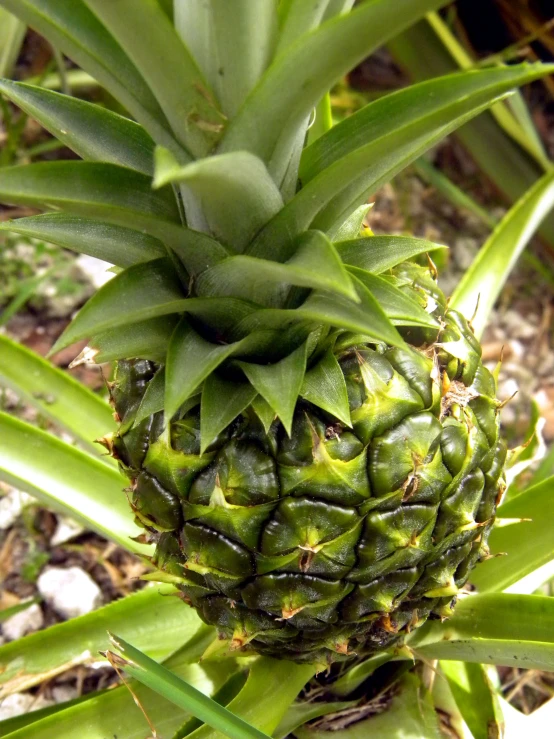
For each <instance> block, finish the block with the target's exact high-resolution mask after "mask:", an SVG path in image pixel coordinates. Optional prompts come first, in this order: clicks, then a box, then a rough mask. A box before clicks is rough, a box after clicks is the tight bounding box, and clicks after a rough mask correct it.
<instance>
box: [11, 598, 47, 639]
mask: <svg viewBox="0 0 554 739" xmlns="http://www.w3.org/2000/svg"><path fill="white" fill-rule="evenodd" d="M43 624H44V616H43V615H42V610H41V607H40V606H39V605H38V603H33V605H32V606H29V608H26V609H25V610H24V611H20V612H19V613H16V614H15V616H12V617H11V618H8V619H7V620H6V621H4V623H3V624H2V634H3V635H4V638H5V639H6V641H15V640H16V639H21V637H22V636H25V634H31V633H32V632H33V631H38V630H39V629H41V628H42V625H43Z"/></svg>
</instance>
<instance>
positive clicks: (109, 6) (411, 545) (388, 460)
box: [0, 0, 545, 664]
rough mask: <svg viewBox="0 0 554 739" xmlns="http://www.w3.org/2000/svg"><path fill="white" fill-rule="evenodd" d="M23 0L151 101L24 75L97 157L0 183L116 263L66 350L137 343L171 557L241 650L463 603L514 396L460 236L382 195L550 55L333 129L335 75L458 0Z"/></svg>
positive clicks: (25, 227) (156, 530)
mask: <svg viewBox="0 0 554 739" xmlns="http://www.w3.org/2000/svg"><path fill="white" fill-rule="evenodd" d="M2 4H4V5H5V6H6V7H7V8H8V9H11V10H12V11H13V12H17V13H18V14H19V15H20V16H21V17H22V18H23V20H25V21H26V22H28V23H30V24H31V25H33V26H35V27H36V28H38V29H39V30H40V31H42V32H43V33H44V34H45V35H46V36H47V37H49V36H50V37H52V38H53V39H54V40H55V42H56V43H57V44H59V45H60V46H61V47H62V49H64V50H65V51H66V53H68V54H69V55H70V56H72V57H73V58H74V59H75V60H76V61H77V62H78V63H79V64H80V65H81V66H82V67H83V68H85V69H90V70H91V72H92V73H93V74H94V75H95V76H97V78H98V79H99V80H100V81H101V82H102V84H104V85H105V86H106V87H107V89H109V90H110V92H111V93H112V95H113V96H114V97H115V98H117V99H118V100H119V101H120V102H121V104H122V106H123V107H124V108H126V109H127V110H128V111H129V113H130V115H131V116H132V118H131V117H130V118H127V117H123V116H120V115H117V114H115V113H113V112H110V111H109V110H106V109H104V108H101V107H100V106H99V105H96V104H93V103H87V102H84V101H78V100H75V99H73V98H68V97H66V96H64V95H60V94H58V93H54V92H48V91H46V90H41V89H39V88H36V87H33V86H31V85H25V84H22V83H13V82H9V81H3V82H1V83H0V91H1V92H2V93H3V94H5V95H6V96H7V97H8V98H9V99H11V100H12V101H13V102H14V103H16V104H17V105H19V106H20V107H21V108H22V109H23V110H25V111H26V112H27V113H29V114H30V115H32V116H33V117H35V118H37V119H38V120H39V121H41V122H42V123H43V125H44V126H45V127H46V128H48V129H49V130H50V131H52V132H53V133H54V134H55V135H56V136H57V137H58V138H59V139H60V141H62V142H63V143H64V144H66V145H67V146H69V147H71V148H72V149H73V150H74V151H75V152H77V154H79V155H80V156H81V157H82V159H83V160H84V161H68V162H47V163H39V164H32V165H24V166H19V167H13V168H6V169H4V170H2V171H1V172H0V198H1V199H2V200H3V201H4V202H6V203H17V204H19V203H23V204H30V205H33V206H35V207H39V208H41V209H43V210H49V211H54V212H50V213H45V214H43V215H38V216H30V217H27V218H21V219H18V220H17V221H13V222H11V223H10V224H9V226H8V227H9V228H10V229H11V230H13V231H16V232H19V233H25V234H28V235H31V236H36V237H39V238H43V239H47V240H49V241H52V242H55V243H58V244H61V245H63V246H66V247H68V248H72V249H75V250H76V251H80V252H85V253H88V254H92V255H93V256H98V257H102V258H104V259H107V260H108V261H110V262H111V263H112V264H113V265H115V267H116V268H117V269H116V272H117V275H116V276H115V277H114V278H113V279H112V280H111V281H110V282H109V283H108V284H106V285H105V286H104V287H103V288H102V289H100V290H99V292H98V293H97V294H96V295H95V296H94V297H93V298H92V299H91V300H90V301H89V303H88V304H87V305H85V306H84V307H83V308H82V309H81V311H80V312H79V314H78V315H77V316H76V318H75V319H74V321H73V322H72V323H71V324H70V326H69V327H68V328H67V330H66V331H65V333H64V334H63V335H62V337H61V338H60V340H59V341H58V343H57V345H56V346H55V347H54V351H56V350H57V349H59V348H61V347H63V346H67V345H70V344H71V343H73V342H74V341H76V340H80V339H83V338H87V339H88V340H89V345H88V348H87V349H86V350H85V352H84V353H83V354H82V356H80V357H79V358H78V360H77V361H96V362H97V363H101V362H106V361H114V360H115V361H116V362H117V367H116V371H115V378H114V380H113V382H112V383H110V395H111V401H112V404H113V407H114V412H115V415H116V419H117V421H118V422H119V430H118V432H117V433H116V434H115V435H112V436H107V437H105V438H104V439H102V440H101V442H102V444H104V446H106V447H107V449H108V451H109V453H110V454H112V455H113V456H114V457H115V458H116V459H117V460H118V462H119V464H120V466H121V469H122V471H123V472H124V473H125V475H126V476H127V477H128V478H129V487H128V489H127V495H128V498H129V502H130V506H131V508H132V511H133V514H134V516H135V517H136V520H137V522H138V523H139V524H140V525H141V526H143V527H144V528H145V529H146V532H147V535H148V539H149V541H151V542H152V543H153V544H155V554H154V555H153V557H152V563H153V565H154V566H155V568H156V572H155V573H154V575H153V576H152V577H153V579H158V580H162V581H165V582H170V583H174V584H175V585H176V587H177V588H178V591H179V593H180V594H181V595H182V598H183V600H184V601H185V602H186V603H188V604H190V605H191V606H193V607H194V608H196V609H197V610H198V613H199V614H200V616H201V618H202V619H203V620H204V621H205V622H206V623H208V624H212V625H214V626H215V627H216V628H217V631H218V633H219V634H220V636H221V637H222V638H224V639H227V640H229V641H230V644H231V646H232V647H233V648H236V649H251V650H254V651H256V652H258V653H262V654H267V655H273V656H276V657H281V658H287V659H290V660H295V661H298V662H314V663H318V664H326V663H330V662H332V661H334V660H340V659H346V658H348V657H349V655H352V654H354V653H358V654H371V653H372V652H376V651H379V650H382V649H383V648H386V647H387V646H389V645H392V644H394V643H395V642H396V641H398V640H399V639H401V638H402V636H403V635H405V634H406V633H408V632H409V631H410V630H411V629H414V628H416V627H418V626H419V625H421V624H422V623H424V622H425V621H426V619H428V618H445V617H447V616H448V615H449V614H450V613H451V612H452V608H453V607H454V605H455V602H456V597H457V594H458V593H459V592H460V590H461V589H462V588H463V586H464V584H465V583H466V581H467V579H468V577H469V576H470V573H471V570H472V568H473V567H474V565H475V564H476V563H477V562H478V561H479V560H480V559H483V558H484V557H486V556H487V545H486V541H487V536H488V533H489V531H490V529H491V526H492V524H493V521H494V516H495V509H496V504H497V502H498V500H499V497H500V496H501V494H502V491H503V485H504V482H503V465H504V460H505V447H504V444H503V442H502V441H501V440H500V438H499V422H498V412H499V406H500V404H499V402H498V400H497V399H496V384H495V379H494V377H493V376H492V375H491V373H490V372H489V371H488V370H487V369H486V368H485V367H484V365H483V364H482V362H481V358H480V357H481V350H480V345H479V342H478V340H477V339H476V337H475V336H474V334H473V331H472V328H471V324H470V323H469V322H468V320H466V318H464V317H463V316H462V315H460V314H459V313H457V312H456V311H455V310H452V309H449V307H448V301H447V300H446V299H445V297H444V295H443V294H442V292H441V291H440V289H439V288H438V287H437V282H436V277H437V276H436V270H435V268H434V265H433V262H432V261H431V257H430V256H429V255H430V254H432V253H433V251H435V250H436V249H437V248H439V247H437V246H436V245H435V244H431V243H429V242H428V241H425V240H422V239H415V238H412V237H408V236H393V237H388V236H374V235H372V234H371V233H370V232H369V231H368V229H367V228H365V227H364V225H363V223H364V217H365V215H366V213H367V210H368V206H367V200H368V196H369V195H370V194H371V193H372V192H374V191H375V189H376V188H378V187H379V186H380V185H381V184H382V183H383V182H385V181H386V180H387V179H388V178H389V177H391V176H393V175H394V174H395V173H396V172H397V171H399V170H400V169H401V168H402V167H403V166H405V165H406V164H407V163H409V162H410V161H412V160H413V159H415V158H416V157H418V156H420V155H421V153H422V152H423V151H424V150H425V149H426V148H428V147H430V146H432V145H433V144H434V143H435V142H436V141H438V140H439V139H440V138H441V137H442V136H444V135H445V134H446V133H448V132H449V131H450V130H453V129H454V128H455V127H456V126H458V125H460V124H461V123H463V122H465V121H466V120H467V119H468V118H469V117H470V116H472V115H475V114H476V113H478V112H479V111H480V110H483V109H484V108H485V107H487V106H488V105H490V104H492V103H493V102H495V101H496V100H498V99H499V97H500V96H502V95H504V94H506V93H507V92H508V91H509V90H510V89H512V88H513V87H514V86H517V85H519V84H522V83H524V82H526V81H529V80H532V79H535V78H537V77H539V76H540V75H541V74H544V73H545V72H544V69H543V68H542V67H536V66H533V65H518V66H513V67H509V68H493V69H488V70H481V71H478V72H475V71H469V72H463V73H460V74H456V75H452V76H450V77H448V78H444V79H440V80H433V81H431V82H429V83H423V84H420V85H418V86H415V87H414V88H409V89H407V90H403V91H400V92H397V93H394V94H392V95H389V96H386V97H384V98H382V99H380V100H378V101H376V102H373V103H371V104H369V105H368V106H366V107H365V108H363V109H362V110H361V111H359V112H358V113H356V114H355V115H353V116H352V117H350V118H348V119H347V120H345V121H343V122H342V123H340V124H338V125H337V126H335V127H334V128H329V125H328V123H329V118H330V115H329V113H330V109H329V103H328V96H327V95H326V94H325V92H326V90H328V89H329V87H330V86H331V84H332V83H333V82H334V81H336V80H337V79H338V78H340V76H341V75H342V74H344V73H345V72H346V71H347V70H348V69H349V68H351V67H352V66H353V65H354V64H356V63H357V62H358V61H360V60H361V59H363V58H364V56H365V55H366V54H367V53H369V52H370V51H371V50H372V49H373V48H375V47H376V46H378V45H380V44H382V43H384V42H385V41H386V39H387V38H390V37H391V36H392V35H394V34H395V33H397V32H399V31H400V30H402V28H405V27H406V26H407V25H409V24H410V23H411V22H413V21H415V20H417V18H419V17H421V15H422V14H423V13H425V12H427V11H429V10H432V9H435V8H436V7H438V6H439V5H440V4H441V3H440V2H438V1H437V0H434V1H432V0H399V2H397V3H395V4H394V7H392V5H391V4H390V3H387V2H385V1H384V0H373V2H362V3H360V4H359V5H358V6H357V7H356V8H355V9H351V6H352V5H353V3H351V2H344V1H342V2H334V1H331V2H321V3H306V2H304V0H281V2H277V0H264V2H261V1H260V2H256V3H249V2H247V1H246V2H244V1H243V0H241V1H237V2H233V3H231V2H227V0H225V2H222V0H210V2H200V0H197V1H196V0H195V1H191V0H187V2H181V1H180V0H178V1H177V2H175V4H174V12H171V9H170V8H168V3H163V4H160V3H158V0H142V2H141V3H140V4H139V3H137V2H136V0H118V2H117V3H115V2H113V0H72V3H71V4H69V3H67V2H66V0H28V1H27V2H25V3H21V2H19V0H2ZM69 6H71V7H69ZM233 34H235V35H234V36H233ZM139 39H141V40H140V42H139ZM133 119H134V120H133ZM122 494H123V493H122Z"/></svg>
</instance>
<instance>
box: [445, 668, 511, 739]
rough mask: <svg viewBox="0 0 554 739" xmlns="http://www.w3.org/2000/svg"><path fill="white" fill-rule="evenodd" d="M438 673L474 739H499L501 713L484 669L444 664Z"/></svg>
mask: <svg viewBox="0 0 554 739" xmlns="http://www.w3.org/2000/svg"><path fill="white" fill-rule="evenodd" d="M441 671H442V673H443V675H444V676H445V677H446V679H447V680H448V684H449V685H450V690H451V691H452V695H453V696H454V699H455V701H456V704H457V706H458V708H459V710H460V713H461V714H462V717H463V719H464V721H465V722H466V724H467V725H468V728H469V730H470V731H471V733H472V735H473V737H474V739H500V737H502V736H503V733H504V725H503V720H502V712H501V709H500V705H499V703H498V698H497V697H496V693H495V691H494V688H493V687H492V685H491V683H490V680H489V679H488V677H487V673H486V672H485V669H484V668H483V665H476V664H472V663H471V662H456V661H454V660H452V661H448V660H443V661H442V662H441Z"/></svg>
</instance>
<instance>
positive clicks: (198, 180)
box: [154, 148, 283, 251]
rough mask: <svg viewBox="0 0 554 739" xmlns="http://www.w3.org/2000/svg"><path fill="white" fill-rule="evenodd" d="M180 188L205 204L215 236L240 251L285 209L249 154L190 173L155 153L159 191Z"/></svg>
mask: <svg viewBox="0 0 554 739" xmlns="http://www.w3.org/2000/svg"><path fill="white" fill-rule="evenodd" d="M173 182H179V183H181V184H184V185H186V186H187V188H189V189H190V190H191V191H192V192H193V193H194V194H195V195H196V196H197V197H198V198H199V200H200V203H201V205H202V210H203V213H204V215H205V217H206V219H207V222H208V225H209V227H210V230H211V232H212V233H213V235H214V236H215V237H216V238H217V239H219V240H220V241H223V242H224V243H227V244H229V245H230V246H231V247H233V248H234V249H236V250H237V251H243V250H244V248H245V247H246V246H247V245H248V244H249V243H250V241H251V239H252V238H253V237H254V236H255V234H256V233H257V232H258V231H259V230H260V229H261V228H262V227H263V226H265V224H266V223H267V222H268V221H269V220H270V219H271V218H272V217H273V216H274V215H275V214H276V213H278V212H279V210H280V209H281V208H282V207H283V199H282V197H281V194H280V193H279V190H278V189H277V187H276V185H275V183H274V182H273V180H272V179H271V177H270V176H269V173H268V171H267V169H266V168H265V165H264V163H263V162H262V161H261V160H260V159H258V158H257V157H255V156H253V155H252V154H250V153H249V152H247V151H235V152H231V153H229V154H221V155H218V156H211V157H209V158H207V159H203V160H202V161H199V162H194V163H193V164H188V165H186V166H185V167H181V166H179V164H178V162H177V161H176V160H175V159H174V158H173V157H172V155H171V153H170V152H169V151H167V149H160V148H158V149H157V150H156V176H155V179H154V187H162V186H163V185H166V184H168V183H173Z"/></svg>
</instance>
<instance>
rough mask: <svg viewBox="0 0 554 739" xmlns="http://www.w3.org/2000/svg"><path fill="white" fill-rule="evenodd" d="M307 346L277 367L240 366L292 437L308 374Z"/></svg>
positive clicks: (249, 363)
mask: <svg viewBox="0 0 554 739" xmlns="http://www.w3.org/2000/svg"><path fill="white" fill-rule="evenodd" d="M306 354H307V345H306V344H303V345H302V346H300V347H298V349H296V350H295V351H294V352H292V354H289V356H288V357H285V358H284V359H282V360H281V361H280V362H276V363H275V364H265V365H263V364H253V363H251V362H240V363H239V364H240V367H241V369H242V370H243V372H244V374H245V375H246V376H247V377H248V379H249V380H250V382H251V383H252V385H253V386H254V387H255V388H256V390H257V391H258V392H259V393H260V395H261V396H262V397H263V398H264V399H265V400H266V401H267V402H268V403H269V405H270V406H271V407H272V408H273V410H274V411H275V413H276V414H277V415H278V416H279V418H280V419H281V423H282V424H283V426H284V427H285V429H286V431H287V433H288V434H289V436H290V433H291V428H292V417H293V415H294V409H295V407H296V401H297V400H298V395H299V393H300V389H301V387H302V382H303V380H304V374H305V372H306Z"/></svg>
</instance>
